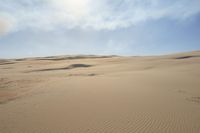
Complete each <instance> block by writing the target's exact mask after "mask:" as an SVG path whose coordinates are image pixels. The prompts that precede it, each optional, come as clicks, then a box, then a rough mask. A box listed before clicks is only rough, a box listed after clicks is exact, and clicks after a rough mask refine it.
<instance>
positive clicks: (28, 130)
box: [0, 51, 200, 133]
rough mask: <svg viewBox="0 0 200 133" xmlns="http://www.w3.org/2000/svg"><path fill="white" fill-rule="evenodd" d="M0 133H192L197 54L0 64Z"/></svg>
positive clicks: (197, 122)
mask: <svg viewBox="0 0 200 133" xmlns="http://www.w3.org/2000/svg"><path fill="white" fill-rule="evenodd" d="M0 133H200V52H199V51H196V52H190V53H180V54H173V55H167V56H155V57H154V56H152V57H117V56H114V57H101V58H100V57H98V58H97V57H95V56H86V57H84V56H78V57H66V56H60V57H48V58H29V59H20V60H0Z"/></svg>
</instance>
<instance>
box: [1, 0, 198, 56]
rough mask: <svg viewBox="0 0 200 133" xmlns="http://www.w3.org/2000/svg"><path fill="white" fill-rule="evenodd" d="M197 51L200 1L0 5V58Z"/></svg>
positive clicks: (60, 0)
mask: <svg viewBox="0 0 200 133" xmlns="http://www.w3.org/2000/svg"><path fill="white" fill-rule="evenodd" d="M193 50H200V0H0V58H23V57H38V56H52V55H75V54H86V55H88V54H94V55H125V56H129V55H160V54H169V53H175V52H184V51H193Z"/></svg>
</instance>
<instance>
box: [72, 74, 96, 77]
mask: <svg viewBox="0 0 200 133" xmlns="http://www.w3.org/2000/svg"><path fill="white" fill-rule="evenodd" d="M68 76H69V77H73V76H86V77H92V76H97V74H95V73H89V74H69V75H68Z"/></svg>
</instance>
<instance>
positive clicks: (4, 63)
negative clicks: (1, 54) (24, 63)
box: [0, 62, 15, 65]
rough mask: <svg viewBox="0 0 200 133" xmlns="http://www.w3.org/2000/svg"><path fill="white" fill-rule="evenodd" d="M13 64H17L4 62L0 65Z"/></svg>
mask: <svg viewBox="0 0 200 133" xmlns="http://www.w3.org/2000/svg"><path fill="white" fill-rule="evenodd" d="M11 64H15V62H3V63H0V65H11Z"/></svg>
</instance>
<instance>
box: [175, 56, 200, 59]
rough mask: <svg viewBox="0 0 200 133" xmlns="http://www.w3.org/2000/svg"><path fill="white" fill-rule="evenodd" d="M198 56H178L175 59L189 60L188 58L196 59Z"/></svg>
mask: <svg viewBox="0 0 200 133" xmlns="http://www.w3.org/2000/svg"><path fill="white" fill-rule="evenodd" d="M197 57H200V56H180V57H176V58H175V59H189V58H197Z"/></svg>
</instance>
